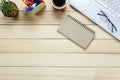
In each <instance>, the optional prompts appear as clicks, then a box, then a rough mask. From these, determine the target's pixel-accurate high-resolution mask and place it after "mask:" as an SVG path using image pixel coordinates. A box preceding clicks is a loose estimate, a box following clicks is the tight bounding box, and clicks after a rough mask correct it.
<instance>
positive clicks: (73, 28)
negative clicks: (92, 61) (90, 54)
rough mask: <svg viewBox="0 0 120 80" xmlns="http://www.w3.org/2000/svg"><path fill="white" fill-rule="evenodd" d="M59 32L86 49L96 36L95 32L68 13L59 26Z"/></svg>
mask: <svg viewBox="0 0 120 80" xmlns="http://www.w3.org/2000/svg"><path fill="white" fill-rule="evenodd" d="M58 32H60V33H61V34H62V35H64V36H65V37H67V38H68V39H70V40H72V41H73V42H74V43H76V44H78V45H79V46H81V47H82V48H84V49H86V48H87V47H88V46H89V44H90V43H91V42H92V40H93V39H94V37H95V32H94V31H93V30H91V29H90V28H88V27H86V25H84V24H82V23H81V22H79V21H78V20H76V19H75V18H73V17H72V16H70V15H68V16H66V17H65V19H64V21H63V22H62V24H61V25H60V27H59V28H58Z"/></svg>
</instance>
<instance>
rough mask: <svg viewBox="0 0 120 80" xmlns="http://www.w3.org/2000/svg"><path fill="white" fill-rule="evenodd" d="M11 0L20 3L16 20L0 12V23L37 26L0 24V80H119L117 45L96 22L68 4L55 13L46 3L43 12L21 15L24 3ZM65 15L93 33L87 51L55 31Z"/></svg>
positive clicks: (119, 65)
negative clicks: (62, 10) (19, 10)
mask: <svg viewBox="0 0 120 80" xmlns="http://www.w3.org/2000/svg"><path fill="white" fill-rule="evenodd" d="M13 1H15V3H17V4H18V3H19V4H18V7H19V8H20V9H21V12H20V16H19V18H18V19H17V20H14V19H11V18H4V17H3V16H2V13H0V22H8V23H9V22H10V23H14V24H38V25H0V80H120V54H119V53H120V42H119V41H117V40H115V39H114V38H113V37H112V36H110V35H109V34H108V33H106V32H105V31H103V30H102V29H101V28H99V27H98V26H97V25H95V23H93V22H92V21H90V20H89V19H87V18H86V17H85V16H83V15H82V14H80V13H78V12H76V11H75V10H74V9H72V8H71V7H70V6H69V4H68V6H67V8H66V10H65V11H64V12H57V11H54V10H53V8H52V6H51V3H50V0H46V1H45V3H46V5H47V7H46V9H45V10H44V11H42V12H40V13H39V15H38V16H35V15H23V11H22V10H23V9H24V6H21V5H23V4H24V3H22V2H21V0H20V2H19V0H13ZM68 3H69V1H68ZM67 14H71V15H73V16H74V17H76V18H78V19H79V20H80V21H81V22H82V23H83V24H86V25H87V27H89V28H91V29H93V30H94V31H95V32H96V37H95V39H94V40H93V42H92V43H91V44H90V46H89V47H88V49H87V50H83V49H82V48H81V47H79V46H77V45H76V44H74V43H72V42H71V41H69V40H68V39H66V38H65V37H63V36H62V35H60V34H59V33H58V32H57V29H58V27H59V25H60V23H61V21H62V20H63V18H64V16H66V15H67ZM26 16H27V17H26ZM28 16H30V18H28ZM32 19H33V20H32Z"/></svg>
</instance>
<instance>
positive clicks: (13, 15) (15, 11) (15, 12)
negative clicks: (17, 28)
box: [2, 2, 19, 17]
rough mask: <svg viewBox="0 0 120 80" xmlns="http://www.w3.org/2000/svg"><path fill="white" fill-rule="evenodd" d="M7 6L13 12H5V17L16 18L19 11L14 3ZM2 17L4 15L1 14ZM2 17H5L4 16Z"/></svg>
mask: <svg viewBox="0 0 120 80" xmlns="http://www.w3.org/2000/svg"><path fill="white" fill-rule="evenodd" d="M6 4H8V2H6ZM9 6H13V10H12V11H9V10H8V11H7V13H8V15H7V17H17V16H18V15H19V10H18V7H17V5H16V4H15V3H14V2H12V3H11V4H10V5H9ZM2 12H3V10H2ZM3 15H4V13H3ZM4 16H6V15H4Z"/></svg>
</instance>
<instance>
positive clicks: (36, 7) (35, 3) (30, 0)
mask: <svg viewBox="0 0 120 80" xmlns="http://www.w3.org/2000/svg"><path fill="white" fill-rule="evenodd" d="M23 2H24V3H25V4H26V5H27V7H26V8H25V13H28V12H32V13H33V14H36V13H38V12H39V11H40V10H42V9H43V8H45V6H46V5H45V3H44V1H43V0H23Z"/></svg>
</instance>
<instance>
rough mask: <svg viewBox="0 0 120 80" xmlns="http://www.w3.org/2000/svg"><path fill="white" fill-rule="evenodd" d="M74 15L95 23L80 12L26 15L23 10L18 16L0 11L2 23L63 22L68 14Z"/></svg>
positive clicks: (86, 22)
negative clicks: (4, 14) (11, 16)
mask: <svg viewBox="0 0 120 80" xmlns="http://www.w3.org/2000/svg"><path fill="white" fill-rule="evenodd" d="M68 14H70V15H72V16H73V17H75V18H77V19H78V20H79V21H81V22H82V23H84V24H94V23H93V22H92V21H90V20H88V18H86V17H85V16H83V15H82V14H80V13H78V12H57V11H56V12H47V11H43V12H40V13H39V14H38V15H33V14H27V15H25V14H24V12H23V11H21V12H20V15H19V16H18V17H17V18H8V17H4V16H3V15H2V13H0V24H61V22H62V21H63V19H64V17H65V16H66V15H68Z"/></svg>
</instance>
